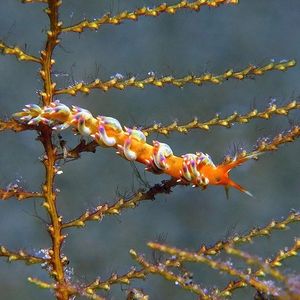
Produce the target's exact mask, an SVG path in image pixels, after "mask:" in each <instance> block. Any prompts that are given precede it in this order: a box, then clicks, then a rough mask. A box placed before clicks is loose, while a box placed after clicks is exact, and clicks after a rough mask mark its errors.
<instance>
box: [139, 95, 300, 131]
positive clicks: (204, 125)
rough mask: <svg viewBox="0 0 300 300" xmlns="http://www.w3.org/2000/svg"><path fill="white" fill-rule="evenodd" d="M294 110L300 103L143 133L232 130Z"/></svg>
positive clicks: (193, 121)
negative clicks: (236, 126)
mask: <svg viewBox="0 0 300 300" xmlns="http://www.w3.org/2000/svg"><path fill="white" fill-rule="evenodd" d="M294 109H300V102H297V101H291V102H289V103H287V104H286V105H282V106H279V107H277V105H276V104H271V105H269V106H268V107H267V108H266V109H265V110H263V111H258V110H257V109H254V110H252V111H250V112H247V113H246V114H238V113H237V112H234V113H233V114H231V115H229V116H227V117H225V118H221V117H220V115H219V114H217V115H216V116H215V117H214V118H211V119H210V120H208V121H204V122H201V121H198V119H197V118H194V120H192V121H190V122H188V123H186V124H182V125H178V123H177V122H176V121H175V122H173V123H171V124H169V125H166V126H162V125H160V124H154V125H153V126H150V127H146V128H144V129H143V130H142V131H143V133H144V134H145V135H149V134H151V133H153V132H155V133H156V132H157V133H160V134H164V135H168V134H170V133H171V132H173V131H177V132H180V133H187V132H188V131H190V130H191V129H204V130H209V129H210V128H211V127H212V126H222V127H227V128H230V127H231V126H232V125H233V124H235V123H239V124H245V123H248V122H249V121H250V120H253V119H270V118H271V117H272V116H274V115H284V116H286V115H288V113H289V112H290V111H291V110H294Z"/></svg>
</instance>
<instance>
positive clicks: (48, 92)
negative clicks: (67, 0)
mask: <svg viewBox="0 0 300 300" xmlns="http://www.w3.org/2000/svg"><path fill="white" fill-rule="evenodd" d="M61 4H62V1H61V0H48V8H46V9H45V12H46V13H47V14H48V17H49V20H50V30H49V31H48V32H47V42H46V47H45V49H44V50H42V51H41V61H42V68H41V70H40V74H41V77H42V79H43V81H44V91H42V92H40V95H41V96H42V100H43V104H44V105H49V104H50V103H51V102H52V101H53V94H54V89H55V83H54V82H52V76H51V70H52V65H53V64H54V63H55V60H54V59H53V58H52V54H53V50H54V48H55V47H56V45H57V44H58V43H59V39H58V36H59V34H60V33H61V27H62V22H59V21H58V9H59V6H60V5H61Z"/></svg>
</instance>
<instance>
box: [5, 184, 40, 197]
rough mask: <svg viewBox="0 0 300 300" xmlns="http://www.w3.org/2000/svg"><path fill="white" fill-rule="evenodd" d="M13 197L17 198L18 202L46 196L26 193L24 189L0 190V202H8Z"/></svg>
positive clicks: (37, 193)
mask: <svg viewBox="0 0 300 300" xmlns="http://www.w3.org/2000/svg"><path fill="white" fill-rule="evenodd" d="M12 197H15V198H17V199H18V200H25V199H29V198H43V197H44V195H43V193H39V192H28V191H24V190H23V189H22V188H19V187H14V186H12V187H11V188H8V189H1V188H0V200H7V199H9V198H12Z"/></svg>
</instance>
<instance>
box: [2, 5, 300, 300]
mask: <svg viewBox="0 0 300 300" xmlns="http://www.w3.org/2000/svg"><path fill="white" fill-rule="evenodd" d="M20 2H21V1H0V39H2V40H4V41H5V42H6V43H7V44H9V45H18V46H20V47H21V48H22V49H26V51H28V52H29V53H32V54H34V55H39V51H40V50H41V49H42V48H43V47H44V44H45V32H46V30H47V28H48V27H47V26H48V18H47V17H46V15H45V14H44V13H43V7H44V5H43V4H27V5H24V4H21V3H20ZM159 3H160V1H150V0H149V1H148V0H147V1H146V0H144V1H133V0H132V1H121V0H120V1H117V0H102V1H100V0H89V1H84V0H76V1H71V0H68V1H63V5H62V6H61V13H60V18H61V20H62V21H63V23H64V25H70V24H73V23H76V22H78V21H80V20H82V19H83V18H88V19H93V18H99V17H100V16H102V15H103V14H104V13H106V12H110V13H111V14H117V13H119V12H121V11H123V10H129V11H130V10H134V9H135V8H138V7H142V6H144V5H145V6H149V7H153V6H155V5H158V4H159ZM167 3H168V4H172V3H176V1H167ZM299 16H300V2H299V1H298V0H286V1H284V3H283V2H282V1H280V0H273V1H268V0H252V1H245V0H241V1H240V4H239V5H237V6H231V5H222V6H220V7H219V8H217V9H209V8H207V7H203V8H202V9H201V10H200V11H199V12H197V13H196V12H191V11H187V10H184V11H183V10H182V11H180V12H178V13H176V14H175V15H173V16H172V15H171V16H170V15H166V14H162V15H161V16H159V17H158V18H152V17H141V18H140V19H139V21H138V22H133V21H126V22H124V23H123V24H121V25H119V26H113V25H104V26H102V27H101V28H100V29H99V30H97V31H96V32H93V31H89V30H87V31H85V32H84V33H82V34H77V33H68V34H62V35H61V44H60V46H59V47H57V48H56V50H55V53H54V57H55V59H56V64H55V65H54V71H53V78H54V80H55V81H56V82H57V84H58V86H59V87H65V86H69V85H72V84H74V83H75V82H80V81H84V82H89V81H92V80H93V79H95V78H100V79H101V80H108V79H109V78H110V77H111V76H115V74H117V73H118V74H122V76H124V78H128V77H129V76H132V75H134V76H136V77H137V78H144V77H146V76H147V74H148V72H154V73H155V74H156V75H157V76H163V75H173V76H176V77H181V76H185V75H187V74H202V73H205V72H212V73H214V74H220V73H223V72H224V71H225V70H227V69H229V68H234V69H235V70H240V69H242V68H245V67H246V66H247V65H249V64H255V65H262V64H266V63H268V62H269V61H270V60H272V59H274V60H275V61H280V60H282V59H293V58H294V59H296V60H298V61H300V35H299V28H300V17H299ZM0 74H1V80H0V105H1V106H0V107H1V111H0V118H2V119H3V118H8V117H9V116H10V115H11V114H12V113H14V112H16V111H20V110H21V109H22V108H23V107H24V105H25V104H28V103H39V97H38V95H37V92H38V91H39V90H40V89H41V88H42V83H41V80H40V78H39V75H38V66H37V65H35V64H33V63H26V62H19V61H17V59H16V58H15V57H13V56H3V55H1V56H0ZM299 77H300V69H299V66H296V67H294V68H292V69H289V70H288V72H277V71H274V72H270V73H267V74H266V75H264V76H262V77H255V78H253V79H246V80H243V81H238V80H228V81H226V82H224V83H223V84H221V85H213V84H205V85H203V86H195V85H186V86H185V87H184V88H176V87H173V86H167V87H165V88H163V89H160V88H157V87H153V86H146V87H145V88H144V89H136V88H127V89H125V90H124V91H119V90H109V91H108V92H106V93H104V92H102V91H99V90H94V91H92V92H91V94H90V95H89V96H85V95H82V94H78V95H77V96H76V97H71V96H65V95H63V96H61V97H60V98H59V99H60V100H61V101H62V102H64V103H66V104H69V105H71V104H72V105H78V106H81V107H84V108H86V109H88V110H90V111H91V112H92V113H93V114H94V115H97V114H101V115H107V116H111V117H114V118H117V119H118V120H119V121H120V122H121V124H124V125H127V126H134V125H136V126H146V125H152V124H153V123H154V122H158V123H162V124H169V123H170V122H172V121H174V120H178V122H180V123H184V122H187V121H190V120H192V119H193V118H194V117H198V118H199V120H202V121H205V120H207V119H210V118H211V117H213V116H214V115H215V114H216V113H219V114H220V115H221V116H227V115H228V114H232V113H233V112H234V111H237V112H239V113H246V112H248V111H249V110H250V109H252V108H257V109H264V108H266V107H268V105H269V103H270V102H274V101H275V103H276V104H278V105H281V104H285V103H287V102H289V101H291V100H292V99H298V98H299V94H300V86H299ZM299 116H300V115H299V111H294V112H292V113H291V114H290V115H289V117H273V118H272V119H271V120H268V121H265V120H253V121H251V122H250V123H249V124H247V125H234V126H233V128H232V129H230V130H229V129H225V128H220V127H216V128H212V129H211V130H210V131H208V132H204V131H201V130H194V131H192V132H190V133H189V134H188V135H181V134H178V133H172V134H170V135H169V136H168V137H164V136H158V135H152V136H149V137H148V140H149V141H150V142H151V140H152V139H159V141H161V142H166V143H168V144H169V145H170V146H171V147H172V149H173V151H174V153H176V154H178V155H181V154H184V153H189V152H196V151H202V152H207V153H209V154H210V155H211V156H212V158H213V160H214V161H215V162H216V163H218V162H220V161H222V159H223V157H224V155H225V154H228V153H232V151H233V149H234V148H235V146H236V145H239V146H241V147H244V148H245V149H246V150H251V149H252V148H253V145H255V144H256V141H257V139H258V138H260V137H273V136H274V135H276V134H277V133H280V132H282V131H284V130H285V129H288V128H289V127H290V126H291V124H295V123H299V120H300V119H299ZM61 135H62V137H63V139H65V140H67V141H68V142H67V147H69V148H72V147H73V146H75V145H76V144H77V143H78V142H79V140H80V138H79V137H78V136H73V134H72V132H71V130H66V131H64V132H61ZM36 137H37V134H36V133H35V132H22V133H18V134H15V133H13V132H9V131H6V132H1V135H0V143H1V149H0V165H1V172H0V186H1V188H5V187H7V186H9V185H11V184H18V185H19V186H21V187H24V188H25V189H27V190H30V191H38V190H40V187H41V183H42V182H43V180H44V179H43V176H44V169H43V166H42V164H41V162H40V160H39V158H40V157H41V156H42V155H43V149H42V147H41V144H40V143H38V142H36V141H35V138H36ZM54 141H55V142H56V143H58V137H55V140H54ZM299 150H300V144H299V141H296V142H294V143H292V144H288V145H285V146H283V147H281V148H280V150H279V151H276V152H274V153H267V154H265V155H263V156H262V157H261V158H260V159H259V161H258V162H255V161H253V162H252V161H251V162H248V163H247V164H245V165H243V166H241V167H240V168H238V169H235V170H234V171H233V172H232V178H233V179H235V180H237V181H238V182H239V183H240V184H241V185H243V186H245V187H247V189H248V190H249V191H251V193H253V194H254V198H250V197H248V196H247V195H245V194H241V193H239V192H238V191H235V190H231V191H230V198H229V201H228V200H227V199H226V197H225V193H224V189H223V188H222V187H209V188H208V189H207V190H206V191H201V190H200V189H192V188H191V187H176V188H175V189H174V191H173V192H172V193H171V194H170V195H158V196H157V197H156V199H155V201H153V202H152V201H145V202H142V203H141V204H140V205H139V206H138V207H137V208H136V209H134V210H126V211H123V212H122V214H121V215H120V216H117V217H109V216H108V217H105V218H104V219H103V220H102V221H101V223H97V222H89V223H88V224H87V226H86V227H85V228H83V229H76V228H75V229H69V230H67V231H66V232H67V234H68V238H67V240H66V242H65V243H64V245H63V253H64V254H66V255H67V256H68V258H69V259H70V261H71V263H70V265H69V266H68V275H69V276H70V279H71V280H72V282H75V283H78V284H81V283H85V282H89V281H91V280H93V279H95V278H96V277H98V276H99V277H100V278H101V279H103V280H104V279H105V278H107V277H109V276H110V274H111V273H112V272H118V273H119V274H123V273H126V272H127V271H129V269H130V267H131V266H133V265H136V264H135V262H134V261H133V260H132V259H131V257H130V255H129V250H130V249H131V248H134V249H136V250H137V251H138V252H140V253H145V254H146V256H147V258H148V259H150V260H151V257H152V253H151V251H150V250H149V249H148V248H147V246H146V243H147V241H153V240H162V239H163V241H164V242H165V243H167V244H170V245H173V246H176V247H180V248H183V249H190V250H196V249H198V248H199V247H200V246H201V245H202V244H203V243H205V244H207V245H211V244H213V243H215V242H217V241H219V240H222V239H226V238H227V237H229V236H232V235H233V234H235V233H240V234H241V233H245V232H247V231H248V230H250V229H251V228H253V227H256V226H262V225H265V224H267V223H269V222H270V221H271V220H272V219H281V218H282V217H284V216H286V215H288V213H289V212H290V210H291V209H296V210H298V209H299V192H300V181H299V178H300V159H299ZM60 164H61V168H62V170H63V174H61V175H59V176H58V177H57V181H56V188H57V189H59V190H60V192H59V194H58V201H57V204H58V208H59V212H60V213H61V214H62V215H63V219H64V220H65V221H67V220H70V219H72V218H75V217H77V216H79V215H80V214H82V213H83V212H85V211H86V210H87V209H93V208H94V207H96V206H97V205H99V204H103V203H113V202H115V201H116V200H117V199H118V198H119V196H120V195H122V196H124V195H127V196H128V195H131V194H132V193H133V192H134V191H138V190H139V189H141V188H143V186H142V185H141V183H140V182H139V180H138V179H137V176H136V173H135V168H133V166H132V165H131V164H130V163H128V162H127V161H126V160H124V159H122V158H120V157H118V156H116V155H115V153H114V151H113V150H112V149H103V148H98V149H97V152H96V153H94V154H91V153H84V154H82V157H81V159H79V160H76V161H72V162H68V163H64V162H63V161H61V162H60ZM136 167H137V169H138V170H139V172H140V174H141V176H142V178H143V179H144V180H145V181H146V182H148V183H149V184H150V185H151V184H154V183H159V182H161V180H163V179H166V178H167V177H166V176H162V175H159V176H157V175H152V174H150V173H144V171H143V166H140V165H136ZM40 203H41V202H40V200H39V199H37V200H28V201H24V202H18V201H16V200H15V199H10V200H9V201H1V203H0V206H1V207H0V244H1V245H4V246H7V247H8V248H9V249H11V250H17V249H24V250H26V251H28V252H30V253H33V254H36V255H38V254H39V249H46V248H48V247H49V246H50V239H49V236H48V234H47V231H46V224H45V222H47V221H48V219H47V215H46V214H45V212H44V210H43V209H42V208H41V206H40ZM299 229H300V225H299V224H293V225H291V226H290V229H289V230H287V231H282V232H274V233H273V234H272V236H271V237H269V238H257V239H255V241H254V242H253V243H252V244H250V245H247V246H244V247H243V249H245V250H246V251H248V252H249V253H252V254H256V255H258V256H261V257H263V258H265V257H267V256H272V255H274V254H275V253H277V251H278V250H279V249H282V248H284V247H286V246H287V247H288V246H291V245H292V244H293V242H294V238H295V237H296V236H298V237H299ZM235 266H236V267H237V268H238V267H240V266H242V264H241V262H240V261H238V262H236V265H235ZM137 267H138V266H137ZM189 268H190V269H191V270H192V271H193V272H194V280H195V282H199V283H201V285H202V286H205V287H207V288H214V287H219V288H222V287H224V286H225V284H226V283H227V282H228V280H229V277H228V276H227V275H225V274H220V273H219V272H217V271H215V270H211V269H209V268H208V267H205V266H198V267H194V266H189ZM282 269H283V270H284V273H285V274H295V273H297V272H298V274H299V269H300V264H299V258H297V257H296V258H291V259H289V260H287V261H285V262H284V264H283V267H282ZM28 276H32V277H38V278H40V279H43V280H49V278H48V275H47V272H46V271H45V270H43V269H41V268H40V266H29V267H28V266H26V265H24V264H23V263H21V262H16V263H13V264H10V263H7V262H6V260H5V259H1V260H0V294H1V297H0V298H1V299H11V300H15V299H23V300H27V299H53V295H52V294H51V293H49V291H47V290H41V289H38V288H37V287H35V286H33V285H31V284H29V283H28V282H27V277H28ZM132 287H137V288H142V289H144V291H145V292H146V293H148V294H149V295H150V298H151V299H174V300H178V299H181V300H183V299H184V300H185V299H186V300H188V299H196V296H195V295H193V294H190V293H189V292H186V291H183V290H181V289H180V288H179V287H178V286H175V285H174V284H172V283H170V282H167V281H165V280H164V279H163V278H161V277H159V276H149V278H148V279H147V280H146V281H145V282H143V281H133V284H132ZM127 289H128V287H127V286H123V287H120V286H119V285H117V286H115V287H113V288H112V289H111V291H110V292H107V293H102V294H103V295H105V296H106V297H107V298H108V299H124V298H125V295H126V290H127ZM253 294H254V292H253V290H252V289H248V288H246V289H241V290H239V291H237V292H236V293H235V294H234V296H233V299H253ZM78 299H79V298H78ZM80 299H81V298H80Z"/></svg>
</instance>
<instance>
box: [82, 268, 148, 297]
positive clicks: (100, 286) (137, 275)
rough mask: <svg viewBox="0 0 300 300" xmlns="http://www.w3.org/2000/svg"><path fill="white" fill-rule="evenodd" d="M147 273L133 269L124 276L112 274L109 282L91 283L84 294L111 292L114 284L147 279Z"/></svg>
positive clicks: (98, 281)
mask: <svg viewBox="0 0 300 300" xmlns="http://www.w3.org/2000/svg"><path fill="white" fill-rule="evenodd" d="M146 274H147V272H146V271H145V270H144V269H141V270H136V269H135V268H132V269H131V270H130V271H129V272H127V273H126V274H124V275H118V274H112V275H111V276H110V277H109V278H108V279H107V280H104V281H101V280H100V279H99V278H97V279H96V280H94V281H92V282H91V283H89V284H88V285H87V286H86V287H85V289H84V292H85V293H86V294H93V293H94V292H95V290H106V291H108V290H110V288H111V286H112V285H114V284H127V285H128V284H130V283H131V280H132V279H145V275H146Z"/></svg>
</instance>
